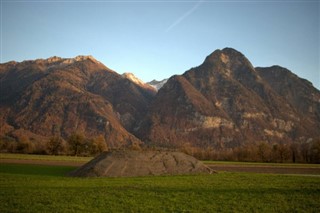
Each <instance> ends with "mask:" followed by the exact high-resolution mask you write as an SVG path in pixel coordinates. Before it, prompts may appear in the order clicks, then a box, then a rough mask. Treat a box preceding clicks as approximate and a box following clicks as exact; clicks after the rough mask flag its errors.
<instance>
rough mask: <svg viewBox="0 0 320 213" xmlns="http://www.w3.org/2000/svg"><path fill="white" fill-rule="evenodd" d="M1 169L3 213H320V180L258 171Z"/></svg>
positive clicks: (0, 204)
mask: <svg viewBox="0 0 320 213" xmlns="http://www.w3.org/2000/svg"><path fill="white" fill-rule="evenodd" d="M73 169H75V167H67V166H43V165H19V164H1V165H0V212H319V209H320V178H319V177H312V176H292V175H272V174H253V173H218V174H213V175H193V176H162V177H138V178H72V177H66V176H65V174H67V173H68V172H70V171H72V170H73Z"/></svg>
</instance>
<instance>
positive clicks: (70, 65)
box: [0, 56, 155, 147]
mask: <svg viewBox="0 0 320 213" xmlns="http://www.w3.org/2000/svg"><path fill="white" fill-rule="evenodd" d="M0 85H1V89H0V119H1V136H2V137H11V138H19V137H21V136H22V135H27V137H29V139H32V140H37V139H39V138H40V139H43V138H48V137H51V136H53V135H55V136H61V137H63V138H67V137H68V136H70V135H71V134H73V133H75V132H77V133H81V134H84V135H85V136H87V137H94V136H97V135H103V136H104V137H105V139H106V141H107V143H108V144H109V146H110V147H120V146H123V145H129V144H136V143H141V141H140V140H139V139H137V138H136V137H135V136H133V135H132V134H131V133H130V132H129V131H130V130H131V128H132V127H133V126H134V124H135V122H136V121H137V120H140V119H142V117H143V116H144V113H145V111H146V110H147V108H148V104H149V103H150V101H151V100H152V98H153V96H154V95H155V91H152V90H151V89H150V88H145V87H143V86H141V85H139V84H137V83H136V82H133V81H131V80H129V79H127V78H126V77H123V76H121V75H119V74H118V73H116V72H114V71H112V70H110V69H109V68H107V67H106V66H104V65H103V64H102V63H100V62H98V61H97V60H96V59H94V58H93V57H92V56H77V57H75V58H69V59H64V58H60V57H52V58H48V59H38V60H29V61H23V62H21V63H18V62H14V61H12V62H8V63H4V64H1V65H0Z"/></svg>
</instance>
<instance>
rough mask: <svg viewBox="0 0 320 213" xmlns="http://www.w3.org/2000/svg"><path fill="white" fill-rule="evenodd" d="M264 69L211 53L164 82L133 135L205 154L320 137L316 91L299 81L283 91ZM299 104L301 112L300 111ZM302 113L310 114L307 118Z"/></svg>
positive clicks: (233, 55) (236, 55)
mask: <svg viewBox="0 0 320 213" xmlns="http://www.w3.org/2000/svg"><path fill="white" fill-rule="evenodd" d="M266 69H267V68H265V69H262V68H261V69H260V68H258V69H255V68H254V67H253V66H252V65H251V63H250V62H249V60H248V59H247V58H246V57H245V56H244V55H243V54H241V53H240V52H238V51H236V50H234V49H231V48H225V49H223V50H216V51H215V52H213V53H212V54H210V55H209V56H208V57H207V58H206V59H205V61H204V62H203V64H201V65H200V66H198V67H196V68H192V69H190V70H189V71H187V72H185V73H184V74H183V75H182V76H174V77H171V78H170V79H169V80H168V82H167V83H166V84H165V85H164V86H163V87H162V88H161V89H160V90H159V93H158V94H157V96H156V98H155V100H154V102H153V104H152V105H151V107H150V112H149V115H148V117H147V118H146V120H145V121H144V124H141V127H140V130H138V131H137V133H136V134H137V135H138V136H139V137H141V138H142V139H143V140H145V141H149V142H150V143H155V144H161V145H165V146H178V147H179V146H184V145H186V144H191V145H193V146H198V147H204V148H205V147H215V148H224V147H236V146H238V145H239V144H244V143H253V142H259V141H266V142H269V143H271V142H272V143H274V142H278V143H285V142H292V141H303V140H307V139H308V138H316V137H319V135H320V133H319V132H318V131H317V127H319V123H320V119H319V116H318V115H319V114H318V111H317V110H316V108H317V107H318V106H319V99H317V98H315V97H319V94H320V93H319V91H318V90H316V89H315V88H313V87H312V85H310V83H309V82H306V81H305V80H302V79H299V78H294V80H292V81H291V83H292V87H293V88H294V89H292V88H290V87H287V86H286V85H285V84H284V85H282V84H281V81H282V79H278V80H277V81H276V80H275V79H274V78H277V76H276V75H273V76H272V74H270V75H268V71H267V70H266ZM271 70H272V69H271ZM263 71H264V72H265V73H267V74H265V73H262V72H263ZM290 73H291V72H290ZM291 75H293V74H291ZM273 79H274V81H273ZM272 82H275V83H272ZM276 82H279V83H276ZM299 85H300V86H299ZM303 88H304V90H303ZM301 89H302V91H303V92H302V93H303V94H300V93H301V92H300V93H299V92H298V91H300V90H301ZM310 91H311V94H312V98H307V97H308V96H306V95H305V94H308V93H310ZM288 94H292V96H294V97H295V96H299V98H297V97H295V98H290V96H288ZM302 100H308V102H307V103H305V105H306V106H299V102H300V101H302ZM310 106H311V107H312V109H310ZM307 107H309V108H308V110H309V111H312V114H310V116H307V117H306V114H305V113H304V111H305V110H307ZM300 108H302V109H300ZM310 113H311V112H310ZM318 129H319V128H318Z"/></svg>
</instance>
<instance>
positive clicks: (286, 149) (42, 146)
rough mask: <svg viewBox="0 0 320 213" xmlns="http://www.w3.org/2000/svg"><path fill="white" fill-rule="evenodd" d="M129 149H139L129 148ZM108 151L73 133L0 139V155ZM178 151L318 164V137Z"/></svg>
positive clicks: (100, 138)
mask: <svg viewBox="0 0 320 213" xmlns="http://www.w3.org/2000/svg"><path fill="white" fill-rule="evenodd" d="M150 148H152V147H144V149H150ZM131 149H141V148H140V147H131ZM175 149H176V148H175ZM107 150H108V146H107V143H106V141H105V138H104V137H103V135H99V136H97V137H93V138H87V137H85V136H84V135H82V134H79V133H74V134H72V135H70V136H69V137H68V138H67V139H66V140H64V139H62V138H61V137H59V136H54V137H51V138H50V139H49V140H48V141H46V142H45V143H34V142H33V141H30V140H29V138H27V137H20V138H18V139H17V140H16V141H15V140H12V139H11V140H4V139H3V138H2V139H0V152H10V153H25V154H48V155H74V156H95V155H97V154H99V153H101V152H103V151H107ZM178 150H180V151H182V152H184V153H186V154H189V155H192V156H194V157H195V158H197V159H199V160H218V161H247V162H274V163H320V138H319V139H317V140H312V141H305V142H299V143H297V142H293V143H267V142H257V143H250V144H249V143H248V144H243V145H241V146H239V147H235V148H223V149H216V148H212V147H207V148H199V147H193V146H192V144H189V143H188V144H184V145H183V146H182V147H180V148H178Z"/></svg>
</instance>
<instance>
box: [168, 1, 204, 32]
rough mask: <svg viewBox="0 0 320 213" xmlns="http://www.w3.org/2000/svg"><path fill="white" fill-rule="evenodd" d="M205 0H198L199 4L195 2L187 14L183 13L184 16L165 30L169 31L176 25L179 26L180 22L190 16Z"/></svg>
mask: <svg viewBox="0 0 320 213" xmlns="http://www.w3.org/2000/svg"><path fill="white" fill-rule="evenodd" d="M202 2H203V1H202V0H201V1H198V2H197V4H195V5H194V6H193V7H192V8H191V9H190V10H188V11H187V12H186V13H185V14H183V15H182V16H180V17H179V18H178V19H177V20H176V21H175V22H173V23H172V24H171V25H170V26H169V27H168V28H167V29H166V31H165V32H169V31H170V30H171V29H172V28H174V27H175V26H177V25H178V24H180V22H182V21H183V20H184V19H185V18H187V17H188V16H190V15H191V14H192V13H193V12H194V11H195V10H196V9H197V8H198V7H199V6H200V4H201V3H202Z"/></svg>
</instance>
